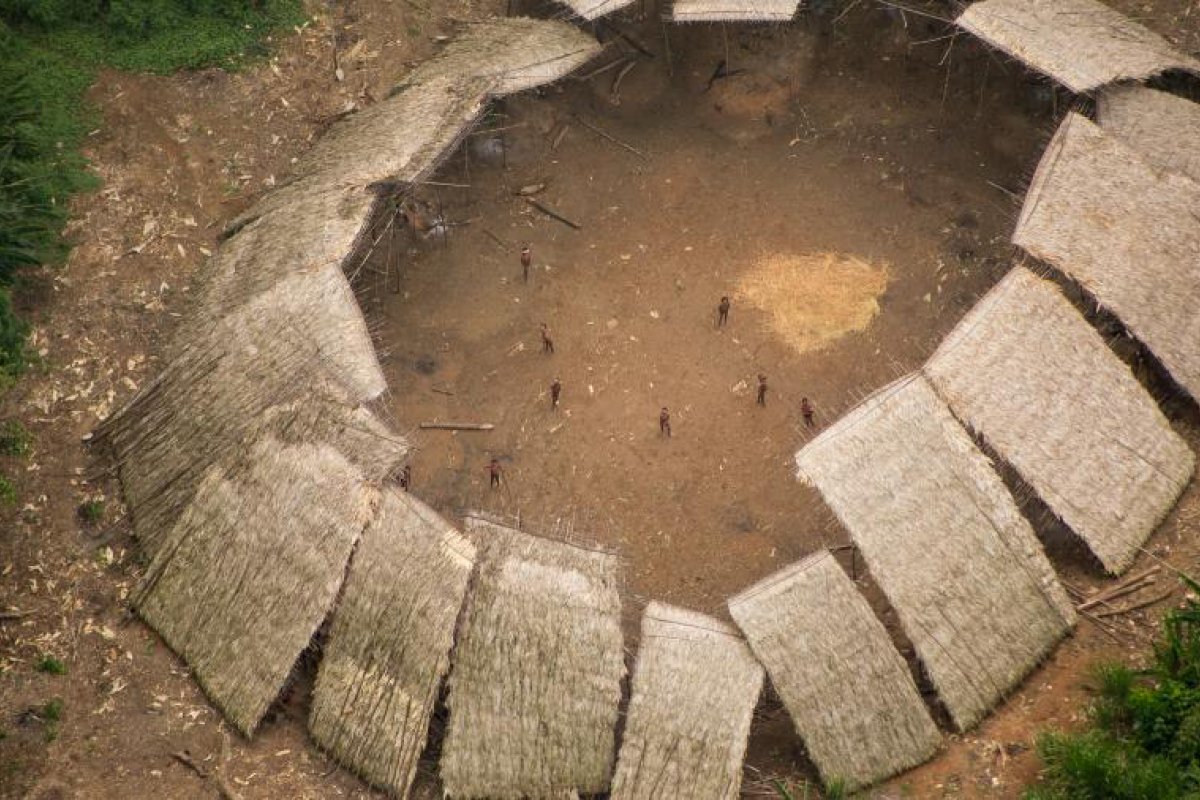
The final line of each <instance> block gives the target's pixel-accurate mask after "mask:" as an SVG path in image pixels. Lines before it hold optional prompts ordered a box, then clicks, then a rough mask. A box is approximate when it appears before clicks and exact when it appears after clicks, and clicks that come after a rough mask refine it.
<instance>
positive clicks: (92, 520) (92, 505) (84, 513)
mask: <svg viewBox="0 0 1200 800" xmlns="http://www.w3.org/2000/svg"><path fill="white" fill-rule="evenodd" d="M79 518H80V519H81V520H83V521H84V522H86V523H88V524H90V525H95V524H96V523H97V522H99V521H100V520H102V519H104V501H103V500H87V501H85V502H83V503H80V504H79Z"/></svg>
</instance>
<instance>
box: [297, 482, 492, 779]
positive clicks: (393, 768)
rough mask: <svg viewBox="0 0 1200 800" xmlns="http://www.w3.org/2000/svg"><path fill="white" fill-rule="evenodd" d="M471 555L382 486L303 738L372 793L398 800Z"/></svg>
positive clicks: (417, 506)
mask: <svg viewBox="0 0 1200 800" xmlns="http://www.w3.org/2000/svg"><path fill="white" fill-rule="evenodd" d="M474 563H475V547H474V546H473V545H472V544H471V543H470V542H468V541H467V540H466V539H464V538H463V537H462V536H461V535H460V534H459V533H458V532H457V531H455V530H454V529H453V528H452V527H450V525H449V524H447V523H446V522H445V521H444V520H442V519H441V518H440V517H438V515H437V514H436V513H434V511H433V510H432V509H430V508H429V507H427V506H425V505H424V504H423V503H421V502H420V501H419V500H416V499H415V498H413V497H412V496H411V495H408V494H405V493H403V492H400V491H399V490H397V489H395V488H392V487H388V488H387V489H385V490H384V492H383V497H382V501H381V504H380V507H379V511H378V512H377V514H376V517H375V519H374V520H372V522H371V524H370V525H369V526H367V529H366V531H364V532H363V537H362V541H361V542H360V543H359V546H358V548H357V549H356V550H355V553H354V558H353V560H352V561H351V565H350V574H349V577H348V578H347V579H346V586H345V590H344V592H343V596H342V600H341V602H340V603H339V604H338V607H337V610H336V611H335V612H334V617H333V625H332V629H331V630H330V633H329V640H328V643H327V644H326V646H325V651H324V655H323V658H322V660H321V670H320V672H319V673H318V675H317V684H316V688H315V690H314V692H313V704H312V712H311V715H310V717H309V730H310V731H312V735H313V739H315V740H316V742H317V744H319V745H320V746H321V747H323V748H325V749H326V750H328V751H329V752H330V753H332V754H333V755H334V757H335V758H337V760H338V761H340V762H342V763H343V764H345V765H346V766H348V767H350V768H351V769H352V770H354V771H355V772H357V773H358V774H360V775H362V776H363V777H364V778H365V779H366V780H367V781H368V782H370V783H371V784H373V785H376V786H381V787H383V788H385V789H387V790H388V791H389V792H391V793H393V794H395V795H396V796H398V797H407V796H408V790H409V786H410V784H411V783H412V779H413V775H414V774H415V771H416V767H417V759H418V758H419V757H420V755H421V751H422V749H423V748H424V747H425V739H426V733H427V731H428V728H429V720H430V716H431V715H432V713H433V705H434V702H435V701H436V699H437V694H438V687H439V685H440V683H441V680H442V678H443V677H444V676H445V674H446V671H447V670H448V669H449V667H450V647H451V644H452V643H453V639H454V626H455V622H456V620H457V618H458V612H459V609H460V607H461V606H462V602H463V598H464V596H465V595H466V591H467V581H468V579H469V578H470V575H471V568H472V566H473V565H474Z"/></svg>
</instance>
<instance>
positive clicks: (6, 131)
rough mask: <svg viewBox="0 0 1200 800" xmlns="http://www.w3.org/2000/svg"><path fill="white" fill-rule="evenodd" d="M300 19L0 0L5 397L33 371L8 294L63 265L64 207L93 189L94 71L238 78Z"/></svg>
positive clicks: (201, 5)
mask: <svg viewBox="0 0 1200 800" xmlns="http://www.w3.org/2000/svg"><path fill="white" fill-rule="evenodd" d="M303 18H304V15H303V12H302V5H301V2H300V0H255V1H254V2H250V3H247V2H244V0H112V1H111V2H110V1H109V0H0V391H3V390H4V389H5V388H7V386H9V385H11V383H12V382H13V380H15V378H16V376H17V375H19V374H20V373H21V372H22V371H23V370H24V368H25V366H26V364H27V362H28V355H27V353H26V352H25V342H26V337H27V335H28V325H27V324H26V323H25V322H24V321H23V320H22V319H20V318H19V316H18V315H17V313H16V312H15V310H14V308H13V303H12V293H13V290H14V289H17V290H18V291H19V289H20V281H21V275H22V272H23V271H24V270H26V269H28V268H29V267H31V266H34V265H37V264H52V263H56V262H58V261H59V260H61V259H62V258H63V257H64V256H65V254H66V252H67V249H68V247H67V243H66V242H65V241H64V240H63V238H62V229H63V226H64V225H65V224H66V220H67V215H68V206H67V203H68V200H69V199H70V197H71V195H72V194H74V193H76V192H80V191H85V190H89V189H92V188H94V187H95V186H96V185H97V181H96V179H95V177H94V176H93V175H91V174H90V173H89V172H88V171H87V164H86V162H85V160H84V158H83V155H82V154H81V153H80V152H79V147H80V143H81V142H82V141H83V138H84V136H85V135H86V134H87V132H88V130H90V129H91V128H92V127H94V126H95V124H96V122H97V118H98V117H97V114H96V113H95V111H94V110H93V109H89V108H87V106H86V104H85V103H84V100H83V96H84V93H85V92H86V90H87V88H88V87H89V86H90V85H91V83H92V81H93V80H94V78H95V73H96V71H97V70H98V69H100V68H101V67H115V68H118V69H125V70H136V71H145V72H155V73H167V72H172V71H175V70H178V69H197V68H202V67H210V66H220V67H225V68H236V67H238V66H240V65H242V64H244V63H246V62H247V61H248V60H251V59H254V58H257V57H259V56H262V55H265V54H266V52H267V50H266V42H267V40H269V32H270V31H271V30H273V29H276V28H281V27H284V26H289V25H293V24H297V23H299V22H301V21H302V20H303Z"/></svg>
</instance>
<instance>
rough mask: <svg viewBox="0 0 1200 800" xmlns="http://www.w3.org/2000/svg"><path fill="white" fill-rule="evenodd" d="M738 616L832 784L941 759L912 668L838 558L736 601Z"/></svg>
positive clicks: (798, 567) (803, 566)
mask: <svg viewBox="0 0 1200 800" xmlns="http://www.w3.org/2000/svg"><path fill="white" fill-rule="evenodd" d="M729 613H730V614H732V615H733V618H734V620H736V621H737V624H738V627H740V628H741V629H742V632H743V633H745V634H746V639H747V640H748V641H749V643H750V648H751V649H752V650H753V651H754V654H755V655H756V656H757V657H758V659H759V660H760V661H761V662H762V663H763V664H764V665H765V666H766V668H767V673H768V674H769V675H770V676H771V683H772V684H773V685H774V686H775V690H776V691H777V692H779V696H780V697H781V698H782V699H783V704H784V705H785V706H786V707H787V710H788V713H789V714H791V717H792V721H793V723H794V724H795V726H796V731H797V733H799V734H800V737H801V738H802V739H803V740H804V744H805V746H806V747H807V749H808V754H809V756H811V758H812V760H813V763H814V764H816V765H817V769H819V770H820V771H821V777H822V778H823V779H824V780H825V782H826V783H829V782H830V781H833V780H837V779H840V780H843V781H845V784H846V788H847V789H855V788H858V787H860V786H866V785H869V784H872V783H875V782H876V781H880V780H883V779H884V778H887V777H889V776H891V775H895V774H896V773H898V772H902V771H904V770H906V769H908V768H909V767H912V766H915V765H917V764H920V763H921V762H922V761H924V760H925V759H927V758H929V757H930V756H931V755H933V752H934V751H935V750H936V749H937V746H938V741H939V740H940V739H941V734H940V733H939V732H938V729H937V726H936V725H934V723H933V719H932V718H931V717H930V716H929V710H928V709H927V708H926V707H925V704H924V703H923V702H922V701H921V695H920V693H919V692H918V691H917V687H916V684H915V683H914V682H913V678H912V675H911V674H910V673H909V670H908V665H907V664H905V663H904V659H903V658H901V657H900V654H899V653H898V652H897V651H896V648H895V646H894V645H893V644H892V640H891V638H890V637H889V636H888V633H887V631H886V630H885V629H884V627H883V625H882V624H881V623H880V622H879V620H878V619H877V618H876V617H875V614H874V612H872V611H871V607H870V606H869V605H867V602H866V600H864V599H863V597H862V595H861V594H859V593H858V590H857V589H855V588H854V584H853V583H851V581H850V579H849V578H848V577H846V573H845V572H843V571H842V568H841V567H839V566H838V564H837V561H835V560H834V558H833V556H832V554H830V553H829V551H827V550H821V551H819V552H817V553H815V554H813V555H811V556H809V557H808V558H805V559H803V560H802V561H799V562H797V563H795V564H793V565H791V566H789V567H785V568H784V569H782V570H780V571H779V572H777V573H775V574H774V575H771V576H769V577H767V578H764V579H763V580H762V581H760V582H758V583H757V584H755V585H754V586H752V587H750V588H749V589H747V590H745V591H744V592H742V593H741V594H739V595H737V596H736V597H733V598H731V599H730V601H729ZM697 796H699V795H697Z"/></svg>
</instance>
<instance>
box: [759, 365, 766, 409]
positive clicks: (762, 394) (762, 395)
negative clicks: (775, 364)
mask: <svg viewBox="0 0 1200 800" xmlns="http://www.w3.org/2000/svg"><path fill="white" fill-rule="evenodd" d="M757 402H758V404H759V405H760V406H766V404H767V376H766V375H764V374H762V373H761V372H760V373H758V401H757Z"/></svg>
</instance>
